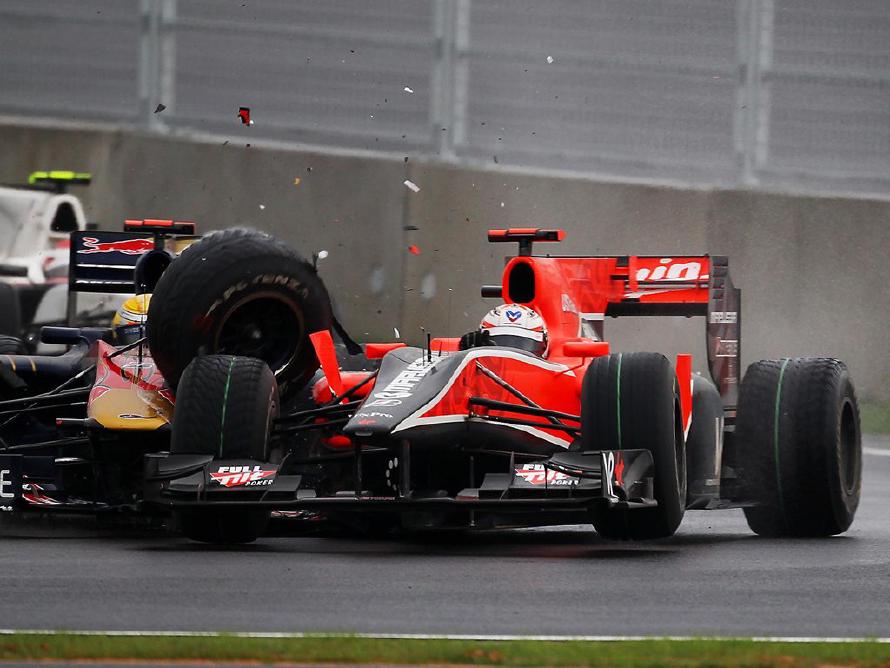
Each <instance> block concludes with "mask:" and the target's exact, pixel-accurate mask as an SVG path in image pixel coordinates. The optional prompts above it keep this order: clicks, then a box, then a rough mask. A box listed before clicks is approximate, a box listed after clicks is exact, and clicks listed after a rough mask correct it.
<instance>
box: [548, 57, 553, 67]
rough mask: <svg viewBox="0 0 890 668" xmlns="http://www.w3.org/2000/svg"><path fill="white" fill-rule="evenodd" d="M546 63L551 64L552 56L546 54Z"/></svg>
mask: <svg viewBox="0 0 890 668" xmlns="http://www.w3.org/2000/svg"><path fill="white" fill-rule="evenodd" d="M547 64H548V65H552V64H553V56H547Z"/></svg>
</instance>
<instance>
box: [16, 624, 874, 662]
mask: <svg viewBox="0 0 890 668" xmlns="http://www.w3.org/2000/svg"><path fill="white" fill-rule="evenodd" d="M97 659H107V660H136V661H168V660H172V661H184V662H186V661H188V662H193V661H217V662H228V661H231V662H237V661H250V662H259V663H288V662H292V663H349V664H377V665H381V664H439V665H442V664H454V665H492V666H597V667H599V666H602V667H607V666H608V667H609V668H618V667H623V666H643V667H652V668H655V667H661V666H669V667H671V668H674V667H680V666H684V667H685V666H689V667H691V668H705V667H710V666H714V667H721V668H722V667H730V668H735V667H740V668H741V667H756V668H766V667H770V666H777V667H780V668H803V667H806V668H829V667H831V668H839V667H841V666H844V667H847V666H850V667H853V666H855V667H857V668H858V667H873V666H874V667H878V666H880V667H881V668H887V667H888V666H890V644H886V643H884V644H881V643H877V642H868V641H861V642H842V643H835V642H812V643H810V642H807V643H797V642H763V641H756V640H737V639H732V640H719V639H707V638H703V639H690V640H666V639H653V640H616V641H581V640H579V641H558V642H551V641H541V640H440V639H424V640H420V639H381V638H361V637H355V636H348V635H342V636H329V635H327V636H326V635H319V636H308V637H299V638H245V637H236V636H228V635H225V634H220V635H214V636H185V637H183V636H175V635H170V636H156V635H152V636H126V635H116V636H106V635H76V634H66V633H64V632H59V633H52V634H33V633H30V634H29V633H14V634H9V635H3V636H0V661H38V660H87V661H89V660H97Z"/></svg>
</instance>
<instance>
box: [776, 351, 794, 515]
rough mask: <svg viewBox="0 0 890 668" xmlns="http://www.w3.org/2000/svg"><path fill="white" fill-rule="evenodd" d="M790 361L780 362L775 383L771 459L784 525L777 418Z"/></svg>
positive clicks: (778, 417)
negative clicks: (774, 467)
mask: <svg viewBox="0 0 890 668" xmlns="http://www.w3.org/2000/svg"><path fill="white" fill-rule="evenodd" d="M790 361H791V360H790V359H785V360H784V361H783V362H782V368H781V369H780V370H779V382H778V383H777V384H776V406H775V412H774V414H773V460H774V461H775V465H776V487H777V488H778V492H779V512H780V513H781V514H782V523H783V524H785V526H786V527H787V526H788V521H787V520H786V518H785V500H784V495H783V493H782V469H781V462H780V460H779V419H780V418H781V405H782V380H783V379H784V377H785V367H787V366H788V362H790Z"/></svg>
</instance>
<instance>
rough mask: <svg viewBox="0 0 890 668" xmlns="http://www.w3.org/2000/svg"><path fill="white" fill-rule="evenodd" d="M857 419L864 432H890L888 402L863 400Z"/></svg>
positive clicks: (889, 408) (889, 404)
mask: <svg viewBox="0 0 890 668" xmlns="http://www.w3.org/2000/svg"><path fill="white" fill-rule="evenodd" d="M859 419H860V421H861V425H862V433H864V434H890V402H878V401H863V402H862V403H861V404H860V405H859Z"/></svg>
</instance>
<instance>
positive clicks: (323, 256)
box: [318, 250, 328, 260]
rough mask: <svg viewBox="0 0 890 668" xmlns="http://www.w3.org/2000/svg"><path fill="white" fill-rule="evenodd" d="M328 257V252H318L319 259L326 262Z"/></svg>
mask: <svg viewBox="0 0 890 668" xmlns="http://www.w3.org/2000/svg"><path fill="white" fill-rule="evenodd" d="M327 256H328V252H327V251H326V250H320V251H318V259H319V260H324V259H325V258H326V257H327Z"/></svg>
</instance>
